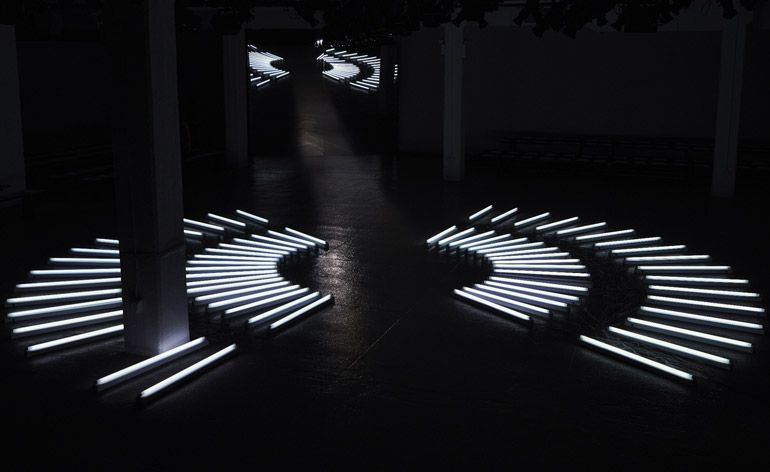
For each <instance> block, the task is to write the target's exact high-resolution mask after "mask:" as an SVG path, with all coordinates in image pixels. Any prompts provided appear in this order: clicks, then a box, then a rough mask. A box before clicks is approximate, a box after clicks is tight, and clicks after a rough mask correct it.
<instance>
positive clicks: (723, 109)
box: [711, 14, 748, 197]
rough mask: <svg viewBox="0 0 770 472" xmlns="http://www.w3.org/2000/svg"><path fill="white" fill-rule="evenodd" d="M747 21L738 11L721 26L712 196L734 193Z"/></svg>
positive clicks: (731, 194) (727, 195)
mask: <svg viewBox="0 0 770 472" xmlns="http://www.w3.org/2000/svg"><path fill="white" fill-rule="evenodd" d="M747 23H748V15H744V14H739V15H736V16H735V17H734V18H733V19H731V20H727V21H726V22H725V26H724V29H723V30H722V52H721V57H720V64H719V96H718V97H717V123H716V136H715V140H714V168H713V171H712V172H713V173H712V179H711V194H712V195H713V196H715V197H732V196H733V193H735V171H736V167H737V162H738V134H739V129H740V116H741V87H742V85H743V59H744V56H745V52H746V24H747Z"/></svg>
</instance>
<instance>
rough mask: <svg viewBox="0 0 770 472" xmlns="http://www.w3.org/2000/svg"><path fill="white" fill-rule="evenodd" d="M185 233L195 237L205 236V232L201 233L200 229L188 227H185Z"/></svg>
mask: <svg viewBox="0 0 770 472" xmlns="http://www.w3.org/2000/svg"><path fill="white" fill-rule="evenodd" d="M184 235H185V236H191V237H193V238H202V237H203V233H201V232H200V231H193V230H191V229H187V228H185V230H184Z"/></svg>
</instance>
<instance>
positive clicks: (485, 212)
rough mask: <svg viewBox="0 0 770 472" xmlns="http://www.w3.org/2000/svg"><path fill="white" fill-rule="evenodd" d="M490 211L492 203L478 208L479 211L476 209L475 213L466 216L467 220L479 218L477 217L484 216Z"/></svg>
mask: <svg viewBox="0 0 770 472" xmlns="http://www.w3.org/2000/svg"><path fill="white" fill-rule="evenodd" d="M490 211H492V205H489V206H485V207H484V208H482V209H481V210H479V211H477V212H476V213H474V214H472V215H471V216H469V217H468V221H473V220H476V219H479V218H481V217H482V216H484V215H486V214H487V213H489V212H490Z"/></svg>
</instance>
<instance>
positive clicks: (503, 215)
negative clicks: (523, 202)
mask: <svg viewBox="0 0 770 472" xmlns="http://www.w3.org/2000/svg"><path fill="white" fill-rule="evenodd" d="M518 211H519V209H518V208H513V209H511V210H508V211H506V212H505V213H501V214H499V215H497V216H495V217H494V218H492V220H491V221H492V224H495V223H497V222H499V221H503V220H505V219H507V218H510V217H511V216H513V215H515V214H516V212H518Z"/></svg>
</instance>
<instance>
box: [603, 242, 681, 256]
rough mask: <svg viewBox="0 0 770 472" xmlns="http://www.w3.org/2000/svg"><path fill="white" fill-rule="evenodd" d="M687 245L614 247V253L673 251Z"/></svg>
mask: <svg viewBox="0 0 770 472" xmlns="http://www.w3.org/2000/svg"><path fill="white" fill-rule="evenodd" d="M685 250H687V246H685V245H684V244H674V245H671V246H645V247H630V248H625V249H613V250H612V254H617V255H623V254H643V253H648V252H672V251H685Z"/></svg>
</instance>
